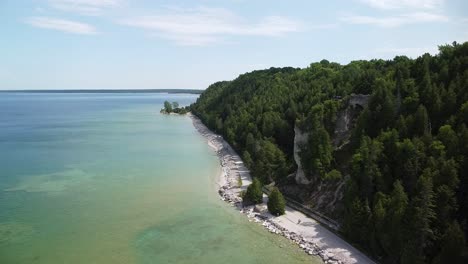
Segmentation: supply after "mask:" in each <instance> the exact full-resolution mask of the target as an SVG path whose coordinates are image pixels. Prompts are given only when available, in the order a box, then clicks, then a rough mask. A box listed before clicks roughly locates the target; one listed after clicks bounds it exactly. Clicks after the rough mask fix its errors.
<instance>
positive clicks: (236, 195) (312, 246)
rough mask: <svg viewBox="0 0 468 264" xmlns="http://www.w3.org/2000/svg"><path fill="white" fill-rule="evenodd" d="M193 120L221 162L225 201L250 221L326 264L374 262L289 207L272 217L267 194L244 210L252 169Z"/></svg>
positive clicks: (222, 142) (190, 115)
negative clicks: (243, 200) (244, 191)
mask: <svg viewBox="0 0 468 264" xmlns="http://www.w3.org/2000/svg"><path fill="white" fill-rule="evenodd" d="M189 117H190V118H191V119H192V122H193V125H194V126H195V128H196V129H197V131H198V132H199V133H200V134H201V135H202V136H203V137H204V138H205V139H206V140H207V142H208V145H209V146H210V147H211V148H213V150H214V151H215V152H216V153H217V156H218V157H219V159H220V163H221V168H222V173H221V175H220V176H219V178H218V179H217V185H218V186H219V190H218V192H219V194H220V196H221V199H222V200H224V201H226V202H228V203H230V204H231V205H233V206H234V207H235V208H237V209H238V210H239V211H240V212H241V213H243V214H245V215H246V216H247V217H248V218H249V220H250V221H254V222H257V223H259V224H261V225H263V226H264V227H265V228H267V229H268V230H269V231H270V232H272V233H276V234H278V235H282V236H284V237H286V238H288V239H290V240H292V241H294V242H295V243H296V244H298V246H299V247H301V248H302V249H304V251H306V252H307V253H308V254H309V255H314V256H318V257H320V258H321V259H322V260H323V262H324V263H343V264H352V263H374V262H373V261H372V260H371V259H369V258H368V257H367V256H366V255H364V254H363V253H361V252H360V251H359V250H357V249H356V248H354V247H353V246H351V245H350V244H349V243H347V242H346V241H344V240H343V239H342V238H340V237H339V236H337V235H335V234H334V233H333V232H331V231H329V230H328V229H327V228H325V227H323V226H322V225H321V224H319V223H318V222H317V221H315V220H314V219H312V218H309V217H307V216H306V215H304V214H303V213H301V212H299V211H296V210H294V209H292V208H290V207H286V214H284V215H282V216H279V217H276V216H273V215H271V214H270V213H268V210H267V208H266V201H267V200H268V197H267V196H266V195H264V202H263V204H260V205H256V206H248V207H243V206H242V198H241V197H240V192H241V191H242V190H245V189H247V186H248V185H249V184H251V183H252V178H251V176H250V173H249V170H248V169H247V168H246V167H245V166H244V164H243V162H242V160H241V158H240V157H239V155H237V153H236V152H235V151H234V150H233V149H232V148H231V146H230V145H229V144H228V143H227V142H226V141H225V140H224V139H223V138H222V136H220V135H217V134H215V133H213V132H212V131H211V130H209V129H208V128H207V127H206V126H205V125H204V124H203V123H202V122H201V121H200V120H199V119H198V118H197V117H196V116H194V115H193V114H189ZM299 220H300V221H299Z"/></svg>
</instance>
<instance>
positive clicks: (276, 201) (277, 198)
mask: <svg viewBox="0 0 468 264" xmlns="http://www.w3.org/2000/svg"><path fill="white" fill-rule="evenodd" d="M267 205H268V211H270V213H271V214H272V215H282V214H284V208H285V207H286V201H285V200H284V197H283V195H282V194H281V192H280V191H279V190H278V188H276V187H275V188H274V189H273V191H271V193H270V196H268V203H267Z"/></svg>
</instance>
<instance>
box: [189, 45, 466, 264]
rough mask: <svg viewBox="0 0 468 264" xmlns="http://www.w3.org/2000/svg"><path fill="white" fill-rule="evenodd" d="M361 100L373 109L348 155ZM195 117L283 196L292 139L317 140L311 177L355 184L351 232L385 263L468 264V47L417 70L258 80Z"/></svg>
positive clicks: (226, 88)
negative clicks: (338, 125)
mask: <svg viewBox="0 0 468 264" xmlns="http://www.w3.org/2000/svg"><path fill="white" fill-rule="evenodd" d="M351 94H368V95H370V99H369V102H368V105H367V106H366V107H365V108H364V109H363V110H362V111H360V112H359V113H358V114H357V116H356V121H355V122H356V123H355V126H354V128H353V130H352V131H351V134H352V135H351V137H350V138H349V142H345V143H344V144H345V145H346V147H345V148H342V149H339V150H338V149H337V148H335V147H334V145H333V143H332V141H333V139H335V133H334V130H335V122H336V120H337V114H338V113H339V112H340V111H341V110H343V109H344V108H345V107H346V102H347V99H348V98H350V96H351ZM191 110H192V112H193V113H194V114H196V115H197V116H198V117H200V118H201V120H202V121H203V122H204V123H205V124H206V125H207V126H208V127H210V128H211V129H213V130H215V131H216V132H218V133H220V134H222V135H223V136H224V138H225V139H226V140H227V141H228V142H229V143H230V144H231V145H232V146H233V147H234V148H235V149H236V150H237V151H238V152H239V153H242V157H243V159H244V162H245V163H246V165H247V166H248V167H249V169H250V170H251V172H252V174H253V176H254V177H256V178H258V179H260V180H261V181H262V182H263V183H269V182H271V181H275V182H276V184H277V185H279V186H280V187H281V185H282V184H286V183H289V184H290V183H291V182H290V181H292V178H288V177H287V176H288V175H289V174H291V173H293V172H294V171H295V170H296V166H295V163H294V159H293V142H294V128H295V127H299V128H300V129H302V130H303V131H305V132H308V133H309V134H310V136H309V138H308V140H307V143H306V144H305V145H304V146H303V149H302V151H301V160H302V163H303V165H304V169H305V171H306V172H307V175H308V177H309V178H310V179H314V180H315V181H319V182H325V183H326V182H327V181H339V180H342V181H346V185H345V191H344V198H343V200H342V204H344V205H345V206H344V208H345V209H344V210H342V211H341V212H340V215H341V217H340V219H337V220H339V221H340V222H341V223H342V232H343V233H344V235H345V236H346V237H348V238H349V239H350V241H352V242H355V243H358V244H359V245H360V246H361V247H362V248H365V249H366V250H367V251H368V252H370V253H371V254H373V255H374V256H376V257H377V258H378V259H379V260H381V261H382V262H384V263H467V261H468V259H467V248H466V238H467V237H468V228H467V213H468V209H467V206H468V176H467V171H468V160H467V159H468V128H467V122H468V42H467V43H463V44H458V43H453V44H452V45H443V46H440V47H439V54H437V55H435V56H431V55H430V54H424V55H422V56H420V57H418V58H417V59H410V58H407V57H405V56H398V57H395V58H394V59H393V60H371V61H353V62H351V63H349V64H347V65H340V64H338V63H331V62H328V61H326V60H322V61H321V62H319V63H313V64H311V65H310V66H309V67H307V68H305V69H295V68H270V69H268V70H261V71H254V72H251V73H247V74H243V75H240V76H239V77H238V78H237V79H235V80H233V81H226V82H218V83H215V84H213V85H211V86H210V87H209V88H208V89H207V90H206V91H205V92H203V94H201V95H200V97H199V99H198V100H197V102H196V103H195V104H193V105H192V106H191ZM343 149H344V150H345V152H347V153H343ZM344 176H346V177H344Z"/></svg>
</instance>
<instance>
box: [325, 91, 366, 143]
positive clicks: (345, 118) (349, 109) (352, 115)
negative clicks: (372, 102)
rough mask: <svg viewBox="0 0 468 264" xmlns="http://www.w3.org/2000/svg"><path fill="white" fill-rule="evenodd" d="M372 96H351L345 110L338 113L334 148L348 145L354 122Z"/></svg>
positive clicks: (333, 138)
mask: <svg viewBox="0 0 468 264" xmlns="http://www.w3.org/2000/svg"><path fill="white" fill-rule="evenodd" d="M369 98H370V95H364V94H357V95H351V98H349V100H348V103H347V104H346V107H345V109H343V110H341V111H340V112H338V115H337V118H336V124H335V133H334V135H333V136H332V140H333V146H334V147H335V148H338V147H340V146H342V145H345V144H347V143H348V140H349V137H350V136H351V130H352V129H353V127H354V122H355V121H356V118H357V117H358V115H359V113H360V112H361V110H362V109H364V108H365V107H366V106H367V104H368V103H369Z"/></svg>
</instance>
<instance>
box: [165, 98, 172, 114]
mask: <svg viewBox="0 0 468 264" xmlns="http://www.w3.org/2000/svg"><path fill="white" fill-rule="evenodd" d="M164 111H166V113H171V112H172V105H171V103H169V102H168V101H164Z"/></svg>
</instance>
